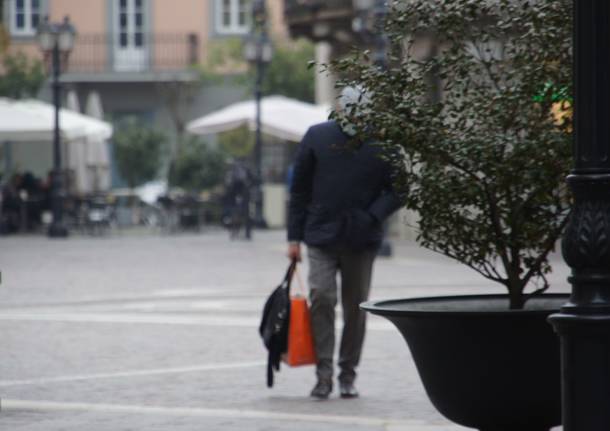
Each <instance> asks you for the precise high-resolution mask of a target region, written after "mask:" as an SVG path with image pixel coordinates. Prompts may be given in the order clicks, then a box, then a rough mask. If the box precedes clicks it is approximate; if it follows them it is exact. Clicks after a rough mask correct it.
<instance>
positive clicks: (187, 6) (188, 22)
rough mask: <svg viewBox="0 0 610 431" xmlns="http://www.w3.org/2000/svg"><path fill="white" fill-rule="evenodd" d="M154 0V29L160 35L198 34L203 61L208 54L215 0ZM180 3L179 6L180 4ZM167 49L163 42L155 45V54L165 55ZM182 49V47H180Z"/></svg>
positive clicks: (201, 59)
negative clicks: (212, 7) (211, 17)
mask: <svg viewBox="0 0 610 431" xmlns="http://www.w3.org/2000/svg"><path fill="white" fill-rule="evenodd" d="M150 1H151V2H152V5H151V6H152V7H151V10H152V23H151V24H152V30H153V32H154V33H156V34H158V35H159V36H160V37H164V35H168V36H169V35H184V37H186V36H187V35H188V34H195V35H197V41H198V44H199V49H198V51H199V52H198V58H199V61H203V59H205V57H206V54H207V50H206V48H207V46H208V38H209V33H210V32H209V28H210V9H211V7H210V1H213V0H178V1H176V0H150ZM178 5H179V6H178ZM163 49H167V47H166V46H165V47H164V46H163V44H159V45H156V46H155V51H156V52H155V53H154V54H155V56H156V57H159V56H161V55H163V52H162V50H163ZM180 49H182V48H181V47H180Z"/></svg>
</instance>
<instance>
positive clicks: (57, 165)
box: [48, 41, 68, 238]
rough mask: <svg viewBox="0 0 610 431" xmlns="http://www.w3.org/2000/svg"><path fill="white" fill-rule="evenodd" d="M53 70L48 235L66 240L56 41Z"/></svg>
mask: <svg viewBox="0 0 610 431" xmlns="http://www.w3.org/2000/svg"><path fill="white" fill-rule="evenodd" d="M51 54H52V59H51V60H52V61H51V62H52V66H51V67H52V68H53V105H54V106H55V125H54V128H53V173H52V176H51V207H52V213H53V221H52V223H51V225H50V226H49V231H48V235H49V237H51V238H65V237H67V236H68V230H67V229H66V227H65V226H64V224H63V192H62V186H63V184H62V183H63V181H62V166H61V136H60V127H59V110H60V109H61V83H60V82H59V73H60V58H59V45H58V43H57V41H55V43H54V45H53V50H52V53H51Z"/></svg>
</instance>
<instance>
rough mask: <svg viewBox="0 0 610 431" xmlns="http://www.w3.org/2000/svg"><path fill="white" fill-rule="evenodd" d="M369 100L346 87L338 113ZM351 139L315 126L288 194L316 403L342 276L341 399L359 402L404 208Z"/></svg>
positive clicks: (327, 367) (291, 253)
mask: <svg viewBox="0 0 610 431" xmlns="http://www.w3.org/2000/svg"><path fill="white" fill-rule="evenodd" d="M362 98H363V95H362V94H361V93H360V92H359V91H358V90H356V89H354V88H351V87H347V88H345V89H344V90H343V92H342V94H341V97H340V98H339V109H349V108H350V107H353V106H355V105H357V104H358V103H360V101H361V99H362ZM351 135H352V132H350V131H349V130H343V129H342V128H341V127H340V126H339V125H338V124H337V123H336V122H334V121H328V122H325V123H321V124H318V125H315V126H312V127H311V128H310V129H309V130H308V132H307V133H306V135H305V137H304V138H303V140H302V142H301V144H300V146H299V150H298V152H297V156H296V160H295V164H294V173H293V179H292V186H291V189H290V204H289V220H288V241H289V246H288V257H289V258H291V259H297V260H300V259H301V242H304V243H305V244H306V245H307V252H308V258H309V263H310V270H309V279H308V280H309V287H310V299H311V319H312V330H313V335H314V342H315V347H316V354H317V357H318V362H317V365H316V375H317V379H318V380H317V383H316V385H315V387H314V388H313V390H312V391H311V396H312V397H315V398H320V399H325V398H328V396H329V395H330V393H331V392H332V388H333V384H332V377H333V351H334V345H335V306H336V304H337V283H336V276H337V273H339V274H340V276H341V303H342V308H343V321H344V327H343V333H342V336H341V344H340V350H339V368H340V374H339V377H338V378H339V389H340V395H341V397H342V398H353V397H357V396H358V392H357V390H356V388H355V386H354V381H355V378H356V367H357V366H358V363H359V360H360V353H361V350H362V344H363V341H364V332H365V318H366V316H365V313H364V312H363V311H362V310H360V308H359V304H360V303H361V302H363V301H366V300H367V299H368V294H369V288H370V282H371V275H372V268H373V261H374V259H375V256H376V253H377V249H378V247H379V245H380V243H381V239H382V232H383V227H382V223H383V221H384V220H386V219H387V217H388V216H389V215H391V214H392V213H393V212H394V211H395V210H396V209H398V208H399V207H400V201H399V199H398V197H397V196H396V195H395V193H394V192H393V190H392V185H391V170H390V166H389V165H388V164H387V163H386V162H384V161H383V160H382V159H381V158H380V157H379V156H380V148H378V147H377V146H375V145H374V144H372V143H370V142H364V143H361V144H359V145H357V146H356V145H353V144H351V143H350V141H351V139H352V138H353V136H351Z"/></svg>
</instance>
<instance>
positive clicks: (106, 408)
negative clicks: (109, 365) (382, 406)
mask: <svg viewBox="0 0 610 431" xmlns="http://www.w3.org/2000/svg"><path fill="white" fill-rule="evenodd" d="M2 410H3V411H4V412H7V411H19V410H37V411H49V412H57V411H83V412H96V413H122V414H125V413H132V414H144V415H165V416H181V417H184V416H190V417H207V418H223V419H226V418H231V419H263V420H279V421H299V422H319V423H333V424H344V425H358V426H364V425H368V426H378V427H386V426H390V425H395V426H405V427H406V426H409V425H411V426H412V427H413V428H412V430H413V431H415V430H419V429H421V428H422V425H423V424H422V423H421V422H419V421H418V422H415V421H413V422H410V421H403V420H392V419H384V418H376V417H366V416H360V417H358V416H338V415H316V414H300V413H278V412H269V411H262V410H244V409H212V408H200V407H154V406H139V405H129V404H97V403H95V404H93V403H75V402H55V401H30V400H15V399H3V400H2ZM410 428H411V427H410ZM405 429H409V428H405ZM426 429H427V430H429V431H435V430H438V431H441V430H442V431H447V430H451V429H455V430H458V429H463V428H453V427H452V426H451V425H448V426H442V427H441V426H439V427H435V428H432V427H427V428H426Z"/></svg>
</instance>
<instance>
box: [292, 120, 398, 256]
mask: <svg viewBox="0 0 610 431" xmlns="http://www.w3.org/2000/svg"><path fill="white" fill-rule="evenodd" d="M380 153H381V149H380V148H379V147H377V146H375V145H373V144H371V143H366V142H365V143H362V144H360V145H354V144H353V143H351V142H350V136H349V135H347V134H346V133H344V132H343V130H342V129H341V128H340V127H339V125H338V124H337V123H335V122H334V121H328V122H326V123H321V124H318V125H315V126H312V127H311V128H310V129H309V130H308V131H307V133H306V134H305V136H304V137H303V140H302V141H301V144H300V146H299V149H298V152H297V155H296V160H295V163H294V174H293V175H294V176H293V181H292V186H291V188H290V204H289V212H288V240H289V241H303V242H305V243H306V244H307V245H310V246H318V247H320V246H326V245H345V246H348V247H351V248H354V249H358V248H369V247H376V246H378V245H379V244H380V243H381V240H382V230H383V227H382V222H383V221H384V220H385V219H386V218H387V217H388V216H389V215H390V214H392V213H393V212H394V211H395V210H397V209H398V208H399V207H400V206H401V204H400V200H399V199H398V197H397V195H396V194H395V193H394V191H393V189H392V179H391V168H390V166H389V164H388V163H387V162H384V161H383V160H382V159H381V158H380Z"/></svg>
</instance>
